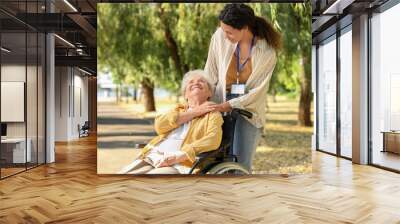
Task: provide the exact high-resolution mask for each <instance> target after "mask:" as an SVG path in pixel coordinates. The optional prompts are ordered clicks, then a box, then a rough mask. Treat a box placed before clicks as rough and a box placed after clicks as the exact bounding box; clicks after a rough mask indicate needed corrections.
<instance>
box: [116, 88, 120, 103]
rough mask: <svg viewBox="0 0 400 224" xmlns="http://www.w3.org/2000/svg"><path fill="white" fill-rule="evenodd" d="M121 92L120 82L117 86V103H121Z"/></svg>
mask: <svg viewBox="0 0 400 224" xmlns="http://www.w3.org/2000/svg"><path fill="white" fill-rule="evenodd" d="M120 92H121V85H120V84H118V85H117V88H116V99H117V103H119V101H120V98H119V97H120Z"/></svg>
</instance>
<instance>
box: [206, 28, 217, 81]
mask: <svg viewBox="0 0 400 224" xmlns="http://www.w3.org/2000/svg"><path fill="white" fill-rule="evenodd" d="M216 33H217V32H215V33H214V34H213V35H212V37H211V41H210V46H209V47H208V56H207V62H206V65H205V67H204V71H205V73H206V74H207V78H208V79H209V80H210V81H211V82H212V84H213V85H214V87H215V86H216V85H217V83H218V66H217V63H218V61H217V53H218V52H217V48H216V45H217V42H216V40H215V35H216Z"/></svg>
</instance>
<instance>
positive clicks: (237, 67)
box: [236, 35, 256, 84]
mask: <svg viewBox="0 0 400 224" xmlns="http://www.w3.org/2000/svg"><path fill="white" fill-rule="evenodd" d="M255 37H256V36H255V35H253V38H252V39H251V46H250V54H249V56H248V57H247V58H246V60H245V61H244V63H243V64H240V47H239V44H238V45H237V46H236V62H237V63H236V84H239V72H240V71H242V70H243V67H244V66H245V65H246V63H247V62H248V61H249V58H250V56H251V51H252V50H253V46H254V40H255Z"/></svg>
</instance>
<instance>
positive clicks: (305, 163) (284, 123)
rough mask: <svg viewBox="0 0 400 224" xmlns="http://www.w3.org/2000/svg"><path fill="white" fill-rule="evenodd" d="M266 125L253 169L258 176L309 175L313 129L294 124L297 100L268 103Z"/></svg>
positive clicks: (270, 99)
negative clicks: (265, 174)
mask: <svg viewBox="0 0 400 224" xmlns="http://www.w3.org/2000/svg"><path fill="white" fill-rule="evenodd" d="M268 106H269V109H268V112H267V122H266V125H265V127H264V135H263V137H262V139H261V141H260V143H259V146H258V148H257V152H256V155H255V159H254V162H253V167H254V170H255V171H256V172H257V173H291V174H298V173H308V172H311V167H312V164H311V135H312V132H313V128H312V127H301V126H298V125H297V112H298V101H297V100H296V99H288V98H286V97H277V100H276V102H272V98H269V101H268Z"/></svg>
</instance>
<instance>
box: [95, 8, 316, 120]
mask: <svg viewBox="0 0 400 224" xmlns="http://www.w3.org/2000/svg"><path fill="white" fill-rule="evenodd" d="M249 5H250V6H251V7H252V8H253V9H254V11H255V13H256V15H260V16H262V17H264V18H266V19H268V20H269V21H270V22H271V23H272V24H273V25H274V26H275V27H276V28H277V29H278V30H279V31H280V32H282V37H283V44H284V46H283V50H282V51H281V52H279V54H278V62H277V65H276V68H275V71H274V75H273V76H272V79H271V83H270V89H269V94H271V95H273V96H275V95H277V94H279V95H288V96H289V97H298V98H299V114H298V118H299V119H298V120H299V124H300V125H304V126H311V125H312V124H311V119H310V116H311V114H310V107H311V101H312V94H311V4H309V3H296V4H266V3H253V4H249ZM223 7H224V4H204V3H202V4H200V3H181V4H166V3H148V4H143V3H138V4H115V3H112V4H110V3H102V4H99V5H98V16H97V19H98V22H97V26H98V39H97V44H98V52H97V54H98V64H99V70H100V71H106V72H110V73H111V74H112V77H113V81H114V83H116V84H129V85H132V86H135V87H139V86H140V87H141V89H142V93H143V98H144V104H145V108H146V111H154V110H155V109H156V108H155V101H154V88H156V87H162V88H164V89H167V90H169V91H171V92H173V93H175V94H176V95H179V88H180V83H181V80H182V78H183V75H184V74H185V73H186V72H187V71H189V70H192V69H199V68H204V65H205V62H206V59H207V52H208V46H209V43H210V39H211V36H212V34H213V33H214V32H215V30H216V28H217V27H218V25H219V22H218V14H219V12H220V10H221V9H222V8H223Z"/></svg>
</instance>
